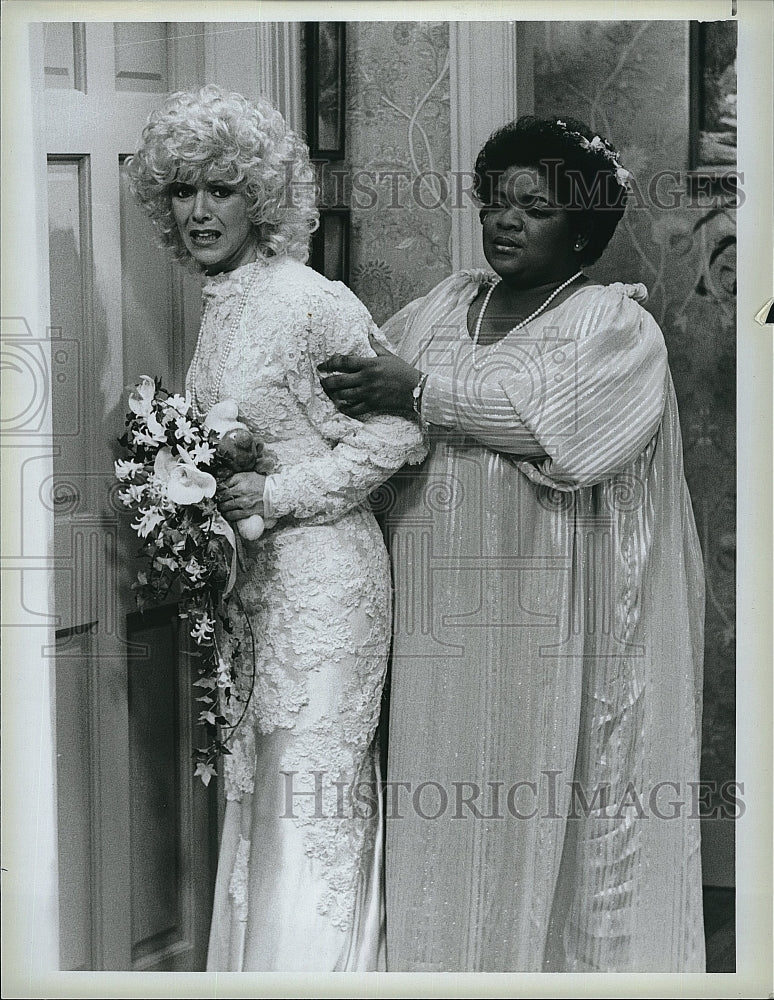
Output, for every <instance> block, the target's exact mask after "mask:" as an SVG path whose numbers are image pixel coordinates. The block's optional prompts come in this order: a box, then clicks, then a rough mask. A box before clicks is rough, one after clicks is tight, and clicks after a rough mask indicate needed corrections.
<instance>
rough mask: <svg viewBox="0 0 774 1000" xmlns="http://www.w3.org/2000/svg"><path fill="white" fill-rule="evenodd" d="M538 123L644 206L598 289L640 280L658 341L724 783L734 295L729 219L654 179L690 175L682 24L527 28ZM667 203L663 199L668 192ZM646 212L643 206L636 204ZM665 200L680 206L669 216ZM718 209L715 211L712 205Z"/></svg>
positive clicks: (725, 211) (609, 256) (708, 723)
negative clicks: (591, 138)
mask: <svg viewBox="0 0 774 1000" xmlns="http://www.w3.org/2000/svg"><path fill="white" fill-rule="evenodd" d="M534 31H535V39H534V40H535V95H536V98H535V99H536V106H535V114H537V115H545V116H547V115H551V114H554V113H562V114H566V115H572V116H575V117H577V118H580V119H581V120H583V121H585V122H586V123H587V124H588V125H589V126H590V127H591V128H593V129H596V130H598V131H599V132H600V133H601V134H602V135H605V136H607V137H608V138H609V139H610V140H611V141H612V142H613V143H614V144H615V145H616V146H617V147H618V148H619V149H620V151H621V161H622V162H623V164H624V165H625V166H626V167H628V168H629V169H630V170H631V171H632V172H633V174H634V176H635V179H636V182H637V184H638V189H639V190H640V191H642V192H643V194H644V197H643V199H642V202H643V204H641V205H640V204H638V205H630V206H629V207H628V208H627V212H626V215H625V216H624V220H623V222H622V223H621V225H620V226H619V227H618V231H617V232H616V235H615V237H614V239H613V242H612V243H611V245H610V247H609V248H608V250H607V252H606V254H605V256H603V258H602V260H601V261H599V263H598V264H597V265H596V266H595V268H593V269H591V270H590V273H592V272H593V274H594V276H595V277H597V278H598V279H599V280H601V281H611V280H619V281H642V282H644V283H645V285H646V286H647V288H648V290H649V292H650V301H649V303H648V305H647V308H649V309H650V311H651V312H652V313H653V315H654V316H655V318H656V319H657V320H658V322H659V324H660V325H661V328H662V330H663V331H664V336H665V339H666V342H667V347H668V349H669V360H670V367H671V370H672V377H673V379H674V383H675V390H676V392H677V398H678V403H679V406H680V419H681V425H682V432H683V443H684V448H685V472H686V478H687V480H688V485H689V488H690V491H691V496H692V499H693V506H694V513H695V516H696V524H697V528H698V531H699V537H700V540H701V545H702V551H703V553H704V563H705V571H706V579H707V607H706V631H705V665H704V678H705V679H704V722H703V754H702V777H703V778H704V779H705V780H712V781H716V782H723V781H730V780H733V779H734V711H735V698H734V684H735V668H734V622H735V609H734V586H735V556H736V536H735V489H736V486H735V464H736V422H735V346H736V345H735V328H736V327H735V322H736V320H735V294H736V235H735V222H734V213H733V211H732V210H731V209H729V208H727V207H724V206H723V205H722V203H718V204H712V201H711V199H709V198H706V197H705V198H704V199H703V207H702V206H701V205H699V204H698V202H699V201H700V199H699V198H697V197H694V198H693V199H691V198H689V197H687V192H686V188H685V186H684V184H682V183H681V184H680V185H678V184H676V183H675V182H674V181H672V180H671V179H669V178H665V179H664V180H663V181H661V182H659V188H658V199H657V200H658V201H659V202H660V203H661V204H662V205H663V206H664V207H661V208H657V207H655V206H654V205H653V204H652V201H653V199H652V198H651V197H649V195H648V188H649V185H651V184H652V183H653V180H654V175H655V174H656V172H657V171H663V170H673V171H685V170H686V168H687V166H688V126H689V99H688V24H687V23H686V22H668V21H637V22H575V23H572V22H553V23H543V24H536V25H534ZM670 187H671V188H672V189H674V190H675V191H676V192H677V197H675V198H674V199H672V198H671V196H670V194H669V188H670ZM646 201H647V202H649V203H648V204H644V202H646ZM671 201H675V202H677V207H667V206H668V205H669V204H670V202H671ZM716 201H718V202H719V199H716Z"/></svg>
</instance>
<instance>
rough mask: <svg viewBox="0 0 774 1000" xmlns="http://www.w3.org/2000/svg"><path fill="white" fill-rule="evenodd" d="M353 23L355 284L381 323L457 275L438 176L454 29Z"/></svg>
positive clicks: (444, 151)
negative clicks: (433, 175) (451, 36)
mask: <svg viewBox="0 0 774 1000" xmlns="http://www.w3.org/2000/svg"><path fill="white" fill-rule="evenodd" d="M347 30H348V34H347V77H348V86H347V101H348V103H347V129H348V167H349V169H350V176H351V177H352V182H353V185H355V186H356V189H355V190H354V191H353V193H352V197H351V207H352V241H351V250H350V253H351V280H350V285H351V287H352V289H353V291H354V292H355V293H356V294H357V295H358V296H359V297H360V298H361V299H362V300H363V302H365V304H366V305H367V306H368V308H369V309H370V310H371V313H372V315H373V317H374V319H375V320H376V321H377V323H383V322H384V321H385V320H386V319H388V318H389V317H390V316H392V314H393V313H395V312H397V311H398V309H400V308H401V307H402V306H404V305H406V303H407V302H410V301H411V300H412V299H415V298H417V297H418V296H419V295H423V294H424V293H425V292H427V291H429V290H430V289H431V288H432V287H433V286H434V285H436V284H437V283H438V282H439V281H440V280H441V279H442V278H444V277H446V276H447V275H448V274H449V273H450V272H451V255H450V250H449V235H450V231H451V220H450V214H449V208H448V206H447V205H445V204H443V190H442V188H441V187H439V186H438V185H439V181H438V180H437V179H434V178H433V177H432V172H437V173H439V174H441V175H446V174H448V171H449V169H450V140H449V31H448V27H447V25H446V24H445V23H441V22H433V23H431V22H421V21H420V22H416V21H415V22H397V23H390V22H372V23H368V22H353V23H350V24H349V25H348V29H347ZM423 178H424V179H423ZM440 183H441V184H442V183H443V182H440ZM423 205H424V206H427V207H424V208H423V207H422V206H423Z"/></svg>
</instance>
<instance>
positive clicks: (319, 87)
mask: <svg viewBox="0 0 774 1000" xmlns="http://www.w3.org/2000/svg"><path fill="white" fill-rule="evenodd" d="M305 38H306V137H307V142H308V143H309V152H310V153H311V156H312V159H313V160H322V159H331V160H342V159H344V138H345V136H344V95H345V86H346V25H345V23H344V22H343V21H309V22H307V24H306V27H305Z"/></svg>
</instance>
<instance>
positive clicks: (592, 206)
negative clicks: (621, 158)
mask: <svg viewBox="0 0 774 1000" xmlns="http://www.w3.org/2000/svg"><path fill="white" fill-rule="evenodd" d="M513 166H519V167H538V168H543V169H545V171H546V179H547V182H548V184H549V186H550V188H551V191H552V193H553V195H554V197H555V198H556V200H557V202H558V204H559V205H561V207H562V208H565V209H566V210H567V211H568V212H570V213H571V214H572V215H574V216H576V217H577V228H578V231H579V232H583V233H586V234H587V235H588V243H587V244H586V246H585V247H584V248H583V249H582V250H580V251H579V252H578V262H579V263H581V264H593V263H594V261H596V260H598V259H599V258H600V257H601V256H602V252H603V251H604V249H605V247H606V246H607V245H608V243H609V242H610V239H611V237H612V235H613V233H614V232H615V227H616V226H617V225H618V223H619V221H620V219H621V217H622V216H623V213H624V208H625V207H626V196H627V186H626V180H627V178H628V173H627V172H626V171H624V170H623V168H622V167H621V165H620V163H619V162H618V154H617V153H616V151H615V149H614V148H613V147H612V146H611V145H610V143H609V142H608V141H607V140H606V139H603V138H602V137H601V136H599V135H596V134H595V133H594V132H592V131H591V129H590V128H589V127H588V126H587V125H585V124H584V123H583V122H581V121H578V119H577V118H567V117H562V116H561V115H559V116H558V117H555V118H535V117H534V116H533V115H522V117H521V118H518V119H516V120H515V121H512V122H510V123H509V124H507V125H503V127H502V128H499V129H497V130H496V131H495V132H493V133H492V135H491V136H490V137H489V139H487V141H486V143H485V144H484V146H483V148H482V150H481V152H480V153H479V154H478V157H477V158H476V178H475V185H474V192H475V195H476V197H477V198H478V200H479V202H480V203H481V205H482V206H483V210H485V209H486V207H487V206H489V205H491V204H492V199H493V194H494V188H495V185H496V183H497V181H498V179H499V178H500V177H501V176H502V174H503V173H504V172H505V171H506V170H507V169H508V168H509V167H513Z"/></svg>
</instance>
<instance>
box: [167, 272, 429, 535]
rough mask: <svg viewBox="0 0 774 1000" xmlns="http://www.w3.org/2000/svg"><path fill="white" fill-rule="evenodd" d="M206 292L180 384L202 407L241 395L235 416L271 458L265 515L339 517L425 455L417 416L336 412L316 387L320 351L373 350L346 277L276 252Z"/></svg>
mask: <svg viewBox="0 0 774 1000" xmlns="http://www.w3.org/2000/svg"><path fill="white" fill-rule="evenodd" d="M245 293H247V300H246V301H245V302H244V307H243V311H242V313H241V317H240V318H239V328H238V331H237V333H236V336H235V337H234V339H233V343H232V346H231V350H230V352H229V356H228V357H225V358H224V357H223V349H224V346H225V345H226V343H227V341H228V331H229V329H230V326H231V324H232V322H233V321H234V317H235V316H237V315H238V310H239V309H240V302H241V299H242V296H243V295H244V294H245ZM203 297H204V307H203V316H202V328H201V332H200V335H199V346H198V349H197V355H198V363H197V362H195V363H194V364H193V365H192V366H191V370H190V371H189V374H188V379H187V382H186V387H187V390H188V392H189V393H190V394H191V395H192V397H193V398H194V400H195V401H196V402H197V405H198V406H199V408H200V409H201V410H202V411H206V410H207V409H209V407H210V406H211V405H212V404H214V403H215V402H217V401H218V400H219V399H223V398H228V397H231V398H235V399H237V401H238V402H239V410H240V414H239V415H240V419H242V420H244V422H245V423H247V425H248V426H249V427H250V428H251V430H252V431H253V432H254V433H255V434H256V435H257V436H258V437H259V438H260V440H261V441H262V442H263V444H264V453H265V456H266V457H267V458H268V459H269V461H270V463H271V466H272V474H271V475H270V476H269V477H268V479H267V486H266V495H265V500H266V506H267V515H268V516H271V517H275V518H279V517H283V516H285V515H291V516H292V517H294V518H295V519H298V520H302V519H313V520H315V521H325V520H331V519H335V518H336V517H338V516H340V515H341V514H343V513H345V512H346V511H347V510H350V509H352V508H353V507H354V506H357V505H358V504H359V503H360V502H362V501H363V500H364V499H365V497H366V496H367V494H368V493H369V492H370V491H371V490H372V489H373V488H374V487H375V486H377V485H379V484H380V483H381V482H383V481H384V479H385V478H387V475H389V474H390V473H392V472H393V471H395V470H397V469H399V468H400V467H401V466H402V465H403V464H404V463H406V462H418V461H421V460H422V458H424V455H425V453H426V447H425V443H424V441H423V438H422V435H421V432H420V430H419V428H418V426H417V425H416V424H415V423H414V422H412V421H408V420H404V419H402V418H400V417H394V416H374V417H369V418H367V419H366V420H364V421H359V420H354V419H352V418H350V417H347V416H345V415H344V414H342V413H339V412H338V411H337V410H336V408H335V407H334V405H333V404H332V403H331V401H330V400H329V399H328V397H327V396H326V395H325V393H324V392H323V390H322V387H321V385H320V381H319V378H318V374H317V368H316V366H317V365H318V364H319V363H320V362H321V361H323V360H324V359H325V358H327V357H330V356H331V355H332V354H335V353H349V354H356V355H360V356H371V355H373V351H372V349H371V347H370V344H369V341H368V335H369V334H370V333H372V332H374V331H375V329H376V328H375V325H374V323H373V320H372V319H371V317H370V315H369V314H368V311H367V310H366V308H365V307H364V306H363V305H362V303H361V302H360V301H359V300H358V299H357V298H356V297H355V296H354V295H353V294H352V292H350V291H349V289H348V288H346V286H344V285H342V284H341V283H340V282H330V281H328V280H327V279H325V278H323V277H322V276H321V275H319V274H317V273H316V272H315V271H313V270H311V268H309V267H306V266H304V265H303V264H300V263H299V262H298V261H295V260H291V259H289V258H276V259H271V260H269V261H261V262H257V263H253V264H246V265H244V266H243V267H240V268H237V269H236V270H234V271H232V272H229V273H226V274H223V275H216V276H214V277H211V278H208V279H207V280H206V282H205V285H204V288H203ZM219 370H220V371H221V372H222V375H221V377H220V379H219V378H218V373H219ZM268 508H270V509H268Z"/></svg>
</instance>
